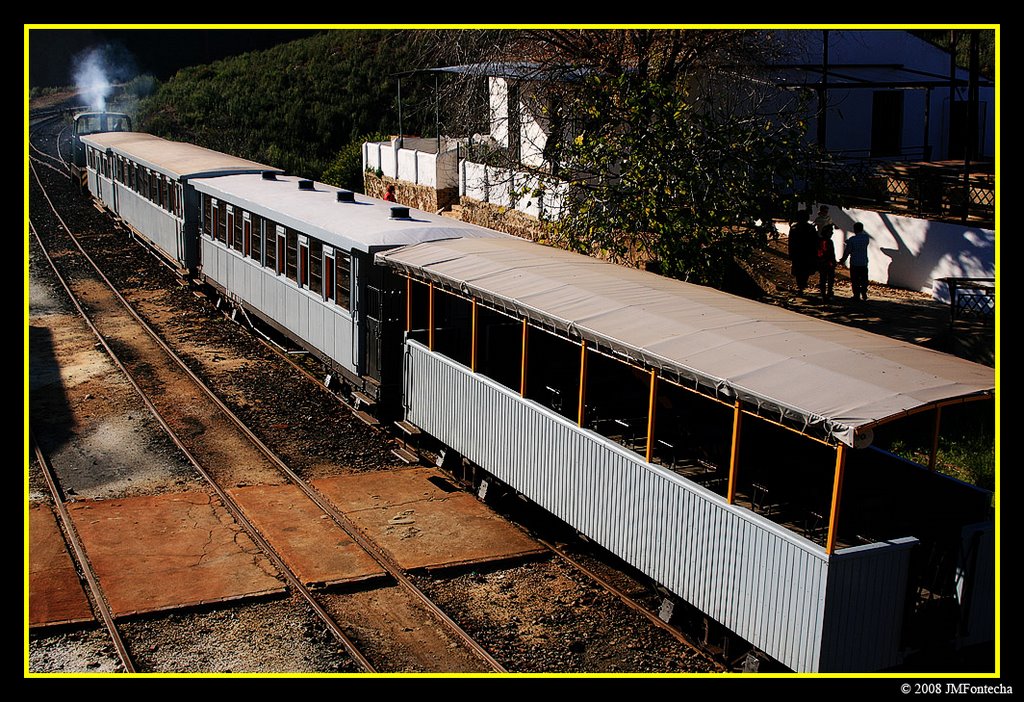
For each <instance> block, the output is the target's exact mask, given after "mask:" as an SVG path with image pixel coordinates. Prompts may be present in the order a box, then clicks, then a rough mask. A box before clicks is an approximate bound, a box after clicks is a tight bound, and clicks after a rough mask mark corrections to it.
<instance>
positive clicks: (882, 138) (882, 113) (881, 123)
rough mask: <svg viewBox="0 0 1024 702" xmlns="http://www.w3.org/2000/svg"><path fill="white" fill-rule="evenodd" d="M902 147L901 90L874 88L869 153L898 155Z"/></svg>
mask: <svg viewBox="0 0 1024 702" xmlns="http://www.w3.org/2000/svg"><path fill="white" fill-rule="evenodd" d="M902 148H903V91H902V90H876V91H875V93H874V95H873V100H872V104H871V155H872V156H898V155H899V154H900V151H901V150H902Z"/></svg>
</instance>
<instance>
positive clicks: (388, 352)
mask: <svg viewBox="0 0 1024 702" xmlns="http://www.w3.org/2000/svg"><path fill="white" fill-rule="evenodd" d="M389 273H390V272H389V271H385V270H384V269H382V268H380V267H379V266H375V267H374V275H373V280H372V281H371V282H370V283H369V284H367V286H366V317H365V319H366V374H367V375H368V376H370V377H371V378H374V379H375V380H378V381H379V380H383V379H384V377H385V376H386V375H388V369H389V368H391V366H392V363H391V361H392V360H393V359H392V358H391V357H392V356H396V354H397V353H398V352H399V345H400V343H401V342H400V339H395V338H392V337H394V333H393V332H394V331H395V330H397V329H398V328H399V324H398V322H399V321H400V320H399V319H398V317H397V315H396V310H397V308H398V307H399V305H398V304H397V301H398V289H397V288H396V287H395V286H394V285H389V284H388V283H389V282H393V281H392V276H391V275H389ZM389 380H392V379H389Z"/></svg>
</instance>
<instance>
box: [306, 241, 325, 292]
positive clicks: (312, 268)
mask: <svg viewBox="0 0 1024 702" xmlns="http://www.w3.org/2000/svg"><path fill="white" fill-rule="evenodd" d="M323 256H324V245H323V243H322V242H320V241H317V240H316V239H312V240H310V242H309V289H310V290H312V291H313V292H315V293H317V294H318V295H319V294H320V291H321V290H322V289H323V288H322V287H321V285H320V283H321V280H322V277H323V276H322V274H321V271H322V269H323Z"/></svg>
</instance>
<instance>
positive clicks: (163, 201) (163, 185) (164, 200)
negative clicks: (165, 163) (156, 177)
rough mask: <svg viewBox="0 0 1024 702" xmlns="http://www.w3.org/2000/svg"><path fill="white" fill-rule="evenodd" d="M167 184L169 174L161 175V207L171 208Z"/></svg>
mask: <svg viewBox="0 0 1024 702" xmlns="http://www.w3.org/2000/svg"><path fill="white" fill-rule="evenodd" d="M167 185H168V182H167V176H160V207H162V208H164V209H165V210H168V209H170V205H168V203H169V202H170V198H169V197H168V195H167Z"/></svg>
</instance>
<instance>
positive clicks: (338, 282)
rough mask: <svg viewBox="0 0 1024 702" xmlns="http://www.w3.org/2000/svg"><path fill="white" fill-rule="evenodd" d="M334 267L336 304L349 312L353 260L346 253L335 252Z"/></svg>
mask: <svg viewBox="0 0 1024 702" xmlns="http://www.w3.org/2000/svg"><path fill="white" fill-rule="evenodd" d="M334 265H335V276H334V281H335V288H334V290H335V293H334V302H335V304H337V305H338V306H339V307H342V308H344V309H346V310H347V309H350V307H349V287H350V286H351V284H352V259H351V258H350V257H349V255H348V254H347V253H345V252H344V251H335V254H334Z"/></svg>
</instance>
